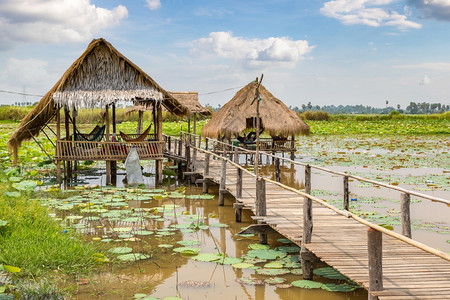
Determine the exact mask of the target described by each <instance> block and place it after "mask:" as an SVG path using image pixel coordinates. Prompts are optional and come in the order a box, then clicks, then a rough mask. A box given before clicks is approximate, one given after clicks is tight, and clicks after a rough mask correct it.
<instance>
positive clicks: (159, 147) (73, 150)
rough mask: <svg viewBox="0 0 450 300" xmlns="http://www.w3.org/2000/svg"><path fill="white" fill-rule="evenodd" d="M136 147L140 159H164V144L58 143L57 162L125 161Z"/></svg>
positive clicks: (152, 142) (63, 141)
mask: <svg viewBox="0 0 450 300" xmlns="http://www.w3.org/2000/svg"><path fill="white" fill-rule="evenodd" d="M133 147H136V149H137V152H138V154H139V158H140V159H144V160H145V159H163V148H164V142H158V141H145V142H133V143H128V142H81V141H65V140H61V141H57V142H56V154H55V160H70V161H76V160H125V159H126V158H127V155H128V152H129V151H130V150H131V148H133Z"/></svg>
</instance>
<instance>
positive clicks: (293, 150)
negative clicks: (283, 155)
mask: <svg viewBox="0 0 450 300" xmlns="http://www.w3.org/2000/svg"><path fill="white" fill-rule="evenodd" d="M291 149H292V150H291V160H295V135H292V136H291Z"/></svg>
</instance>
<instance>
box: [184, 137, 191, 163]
mask: <svg viewBox="0 0 450 300" xmlns="http://www.w3.org/2000/svg"><path fill="white" fill-rule="evenodd" d="M189 141H190V136H189V138H186V136H185V137H184V152H185V155H186V168H187V171H188V172H189V171H191V149H190V148H189V147H190V143H189Z"/></svg>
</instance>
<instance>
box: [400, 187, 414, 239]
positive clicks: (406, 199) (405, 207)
mask: <svg viewBox="0 0 450 300" xmlns="http://www.w3.org/2000/svg"><path fill="white" fill-rule="evenodd" d="M410 203H411V196H410V195H409V194H408V193H402V195H401V209H400V210H401V212H402V234H403V235H404V236H407V237H409V238H411V237H412V234H411V213H410Z"/></svg>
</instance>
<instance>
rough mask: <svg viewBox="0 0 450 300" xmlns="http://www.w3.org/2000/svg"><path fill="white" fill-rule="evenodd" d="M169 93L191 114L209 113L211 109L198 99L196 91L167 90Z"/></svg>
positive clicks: (207, 114) (205, 114)
mask: <svg viewBox="0 0 450 300" xmlns="http://www.w3.org/2000/svg"><path fill="white" fill-rule="evenodd" d="M169 94H170V95H171V96H172V97H174V98H175V99H177V100H178V101H179V102H180V103H182V104H183V105H184V106H186V107H187V108H188V109H189V111H190V113H191V114H201V115H204V116H210V115H211V111H210V110H209V109H207V108H205V107H203V106H202V105H201V104H200V102H199V101H198V92H169Z"/></svg>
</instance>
